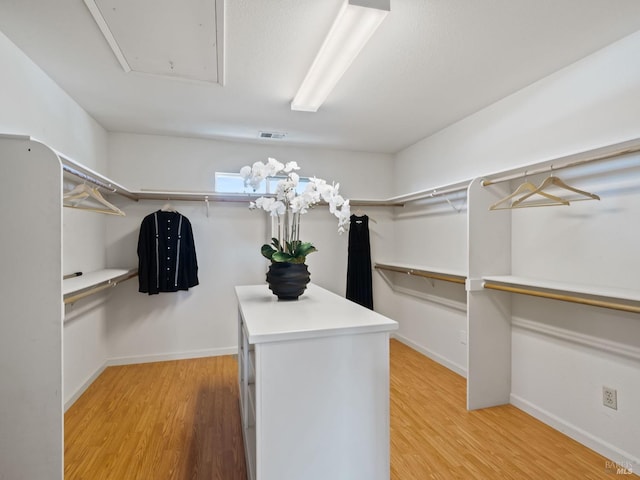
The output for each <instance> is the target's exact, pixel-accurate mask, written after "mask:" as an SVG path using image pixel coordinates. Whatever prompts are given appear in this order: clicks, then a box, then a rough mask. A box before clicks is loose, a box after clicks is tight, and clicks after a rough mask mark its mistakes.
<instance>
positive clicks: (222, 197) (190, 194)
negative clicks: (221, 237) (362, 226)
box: [132, 189, 404, 207]
mask: <svg viewBox="0 0 640 480" xmlns="http://www.w3.org/2000/svg"><path fill="white" fill-rule="evenodd" d="M132 193H133V194H134V195H135V196H136V198H139V199H142V200H171V201H185V202H187V201H206V200H209V201H212V202H240V203H246V202H250V201H252V200H255V199H257V198H259V197H274V196H275V194H262V193H219V192H196V191H180V190H145V189H142V190H140V191H137V192H132ZM349 203H350V204H351V205H353V206H362V207H374V206H377V207H402V206H404V203H402V202H393V201H388V200H357V199H351V200H350V202H349ZM321 204H323V202H321Z"/></svg>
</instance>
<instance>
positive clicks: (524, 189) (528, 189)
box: [489, 181, 569, 210]
mask: <svg viewBox="0 0 640 480" xmlns="http://www.w3.org/2000/svg"><path fill="white" fill-rule="evenodd" d="M536 190H538V187H536V186H535V185H534V184H533V183H531V182H529V181H526V182H524V183H522V184H520V185H519V186H518V188H516V189H515V191H514V192H513V193H512V194H510V195H507V196H506V197H504V198H502V199H500V200H498V201H497V202H496V203H494V204H493V205H491V206H490V207H489V210H507V209H511V208H523V207H525V206H532V207H534V206H535V207H550V206H553V205H569V202H568V201H567V200H565V199H563V198H560V197H556V196H555V195H551V194H549V193H547V192H542V191H539V192H538V191H536ZM522 194H525V195H524V196H522V197H521V198H519V199H517V200H515V201H514V202H512V203H510V204H508V205H503V204H505V203H507V202H509V201H510V200H511V199H512V198H515V197H517V196H518V195H522ZM534 194H535V195H540V196H542V197H545V198H546V200H539V201H536V202H530V203H528V204H526V205H520V203H521V202H522V200H524V199H525V198H529V197H531V196H532V195H534ZM518 205H520V206H518Z"/></svg>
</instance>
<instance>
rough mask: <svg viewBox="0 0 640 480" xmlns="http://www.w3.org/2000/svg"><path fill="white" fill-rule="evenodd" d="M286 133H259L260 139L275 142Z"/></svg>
mask: <svg viewBox="0 0 640 480" xmlns="http://www.w3.org/2000/svg"><path fill="white" fill-rule="evenodd" d="M285 135H286V133H282V132H260V138H273V139H276V140H281V139H283V138H284V136H285Z"/></svg>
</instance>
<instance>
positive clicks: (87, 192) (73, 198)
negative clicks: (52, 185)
mask: <svg viewBox="0 0 640 480" xmlns="http://www.w3.org/2000/svg"><path fill="white" fill-rule="evenodd" d="M63 198H64V200H66V201H67V202H75V203H63V205H64V206H65V207H67V208H77V209H79V210H87V211H90V212H98V213H106V214H108V215H119V216H122V217H124V216H125V213H124V212H123V211H122V210H120V209H119V208H118V207H116V206H115V205H113V204H112V203H110V202H108V201H107V200H106V199H105V198H104V197H103V196H102V194H101V193H100V191H99V190H98V188H97V187H89V186H87V185H86V184H84V183H82V184H79V185H76V187H75V188H74V189H73V190H71V191H69V192H67V193H65V194H64V196H63ZM87 198H91V199H92V200H95V201H96V202H98V203H99V204H101V205H104V206H105V207H106V208H95V207H92V206H87V205H81V203H82V202H83V201H84V200H86V199H87Z"/></svg>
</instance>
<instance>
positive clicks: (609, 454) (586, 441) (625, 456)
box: [510, 393, 640, 473]
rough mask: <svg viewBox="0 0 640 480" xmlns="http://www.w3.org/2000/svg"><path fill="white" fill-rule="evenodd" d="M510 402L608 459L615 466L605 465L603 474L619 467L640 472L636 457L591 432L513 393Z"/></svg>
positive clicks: (638, 461) (639, 463)
mask: <svg viewBox="0 0 640 480" xmlns="http://www.w3.org/2000/svg"><path fill="white" fill-rule="evenodd" d="M510 402H511V404H512V405H514V406H515V407H517V408H519V409H520V410H522V411H524V412H526V413H528V414H529V415H531V416H532V417H534V418H536V419H538V420H540V421H541V422H542V423H545V424H547V425H549V426H550V427H552V428H554V429H556V430H558V431H560V432H562V433H564V434H565V435H567V436H568V437H571V438H573V439H574V440H575V441H577V442H579V443H581V444H582V445H584V446H586V447H588V448H590V449H591V450H594V451H596V452H598V453H599V454H600V455H602V456H603V457H606V458H608V459H609V460H611V461H612V462H613V463H614V464H615V465H612V466H606V465H603V466H602V469H603V472H605V470H606V471H609V470H611V469H612V468H614V467H615V466H617V468H621V469H626V470H627V471H629V472H631V471H633V473H637V472H640V459H639V458H636V457H634V456H633V455H631V454H630V453H628V452H625V451H623V450H620V449H619V448H617V447H615V446H614V445H611V444H610V443H608V442H606V441H604V440H602V439H601V438H598V437H596V436H594V435H592V434H590V433H589V432H586V431H584V430H582V429H580V428H578V427H576V426H575V425H573V424H571V423H569V422H567V421H565V420H563V419H562V418H560V417H557V416H556V415H553V414H552V413H550V412H548V411H546V410H544V409H542V408H539V407H538V406H536V405H534V404H533V403H531V402H529V401H528V400H525V399H524V398H522V397H520V396H518V395H514V394H513V393H512V394H511V398H510ZM617 468H616V469H617ZM613 473H615V470H614V471H613Z"/></svg>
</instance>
